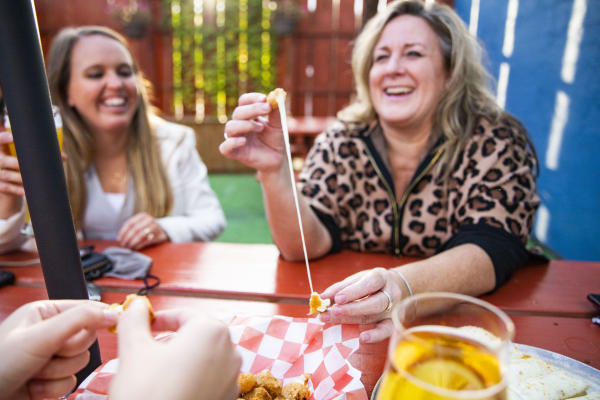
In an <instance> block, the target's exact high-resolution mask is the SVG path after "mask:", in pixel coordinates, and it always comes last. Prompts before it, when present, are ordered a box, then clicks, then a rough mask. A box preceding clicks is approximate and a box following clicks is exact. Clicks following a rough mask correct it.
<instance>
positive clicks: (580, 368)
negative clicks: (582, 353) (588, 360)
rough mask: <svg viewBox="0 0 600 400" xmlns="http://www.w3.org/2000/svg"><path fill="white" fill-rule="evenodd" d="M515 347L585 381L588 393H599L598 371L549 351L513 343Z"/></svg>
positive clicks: (599, 378) (599, 379) (599, 374)
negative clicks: (591, 391)
mask: <svg viewBox="0 0 600 400" xmlns="http://www.w3.org/2000/svg"><path fill="white" fill-rule="evenodd" d="M515 346H517V348H518V349H519V350H521V351H522V352H523V353H524V354H529V355H530V356H536V357H539V358H540V359H541V360H542V361H546V362H547V363H548V364H552V365H554V366H555V367H558V368H560V369H562V370H564V371H566V372H568V373H570V374H571V375H574V376H576V377H578V378H580V379H582V380H584V381H586V382H587V383H589V385H590V388H589V389H588V391H590V390H593V391H596V392H600V370H597V369H596V368H594V367H590V366H589V365H587V364H584V363H582V362H581V361H577V360H574V359H572V358H570V357H567V356H563V355H562V354H559V353H555V352H553V351H550V350H544V349H541V348H539V347H534V346H528V345H526V344H518V343H515Z"/></svg>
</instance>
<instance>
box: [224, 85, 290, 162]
mask: <svg viewBox="0 0 600 400" xmlns="http://www.w3.org/2000/svg"><path fill="white" fill-rule="evenodd" d="M266 99H267V97H266V96H265V95H264V94H262V93H246V94H243V95H242V96H240V99H239V101H238V106H237V107H236V108H235V110H233V114H232V117H231V120H230V121H228V122H227V124H226V125H225V137H226V139H225V141H224V142H223V143H221V145H220V146H219V151H220V152H221V154H223V155H224V156H225V157H228V158H231V159H234V160H237V161H240V162H242V163H243V164H245V165H247V166H249V167H252V168H255V169H256V170H258V171H265V172H267V171H278V170H279V169H280V166H281V164H282V162H283V160H284V158H283V151H284V148H285V144H284V141H283V133H282V131H281V122H280V118H279V111H277V110H274V109H273V108H271V106H270V105H269V104H268V103H267V102H266ZM265 115H268V119H267V118H265V117H264V116H265Z"/></svg>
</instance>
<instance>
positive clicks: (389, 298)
mask: <svg viewBox="0 0 600 400" xmlns="http://www.w3.org/2000/svg"><path fill="white" fill-rule="evenodd" d="M381 293H383V294H384V295H385V296H386V297H387V299H388V303H387V306H385V310H383V312H388V311H390V310H391V309H392V306H393V305H394V300H393V299H392V296H391V295H390V294H389V293H388V292H386V291H385V290H384V289H381Z"/></svg>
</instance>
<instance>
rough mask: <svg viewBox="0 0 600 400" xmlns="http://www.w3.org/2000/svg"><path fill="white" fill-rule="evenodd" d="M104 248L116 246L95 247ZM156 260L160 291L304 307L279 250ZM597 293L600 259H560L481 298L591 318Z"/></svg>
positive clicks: (314, 269) (300, 280) (174, 247)
mask: <svg viewBox="0 0 600 400" xmlns="http://www.w3.org/2000/svg"><path fill="white" fill-rule="evenodd" d="M91 243H94V244H95V245H96V250H98V251H101V250H103V249H104V248H106V247H107V246H110V245H114V244H115V243H114V242H99V241H98V242H91ZM143 253H144V254H146V255H148V256H149V257H151V258H152V259H153V266H152V270H151V273H152V274H154V275H156V276H158V277H159V278H160V279H161V284H160V286H159V287H158V288H157V290H156V291H155V293H162V294H169V293H175V294H186V295H200V296H213V297H226V298H238V299H260V300H270V301H279V300H283V301H287V302H297V303H305V302H307V299H308V296H309V293H310V287H309V283H308V279H307V274H306V268H305V265H304V262H288V261H285V260H283V259H282V258H281V257H279V252H278V250H277V248H276V247H275V246H273V245H263V244H237V243H236V244H234V243H165V244H162V245H159V246H155V247H151V248H148V249H145V250H144V251H143ZM35 256H36V255H35V254H33V255H32V254H25V253H13V254H9V255H4V256H0V262H1V261H4V260H23V259H26V258H32V257H35ZM414 260H415V259H414V258H407V257H403V258H397V257H394V256H391V255H388V254H377V253H356V252H351V251H342V252H340V253H337V254H332V255H328V256H326V257H323V258H321V259H319V260H315V261H312V262H311V263H310V265H311V275H312V280H313V284H314V289H315V290H316V291H319V292H320V291H322V290H324V289H325V288H326V287H327V286H329V285H330V284H332V283H334V282H337V281H339V280H342V279H343V278H345V277H347V276H349V275H351V274H353V273H355V272H358V271H360V270H363V269H366V268H372V267H378V266H379V267H394V266H398V265H402V264H405V263H408V262H411V261H414ZM6 269H9V270H12V271H13V272H15V273H16V274H17V280H18V282H19V284H21V285H37V286H41V285H42V282H43V278H42V273H41V268H40V267H39V265H38V266H32V267H17V268H6ZM95 282H96V283H97V284H99V285H100V286H102V287H105V288H114V289H121V290H130V291H134V290H137V289H139V288H141V287H142V286H143V284H142V282H141V281H140V280H133V281H131V280H120V279H115V278H102V279H99V280H97V281H95ZM598 291H600V262H580V261H566V260H555V261H551V262H550V263H548V264H542V265H529V266H525V267H523V268H521V269H520V270H518V271H517V272H516V273H515V275H514V276H513V277H512V279H511V280H510V281H509V282H508V283H507V284H505V285H504V286H503V287H501V288H500V289H499V290H498V291H496V292H495V293H493V294H491V295H487V296H483V298H484V299H485V300H487V301H489V302H491V303H493V304H496V305H498V306H500V307H501V308H502V309H504V310H507V311H511V312H515V313H517V312H525V313H529V314H531V313H534V314H535V313H537V314H551V315H563V316H571V317H588V316H592V315H594V313H595V312H596V310H595V308H594V306H593V305H592V304H591V303H590V302H589V301H588V300H587V299H586V296H587V294H588V293H592V292H598Z"/></svg>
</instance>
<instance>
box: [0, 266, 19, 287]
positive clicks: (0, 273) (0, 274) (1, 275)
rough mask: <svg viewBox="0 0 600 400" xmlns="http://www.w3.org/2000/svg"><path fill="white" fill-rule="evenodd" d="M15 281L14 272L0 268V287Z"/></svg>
mask: <svg viewBox="0 0 600 400" xmlns="http://www.w3.org/2000/svg"><path fill="white" fill-rule="evenodd" d="M13 283H15V274H14V273H12V272H10V271H4V270H1V269H0V287H2V286H7V285H12V284H13Z"/></svg>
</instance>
